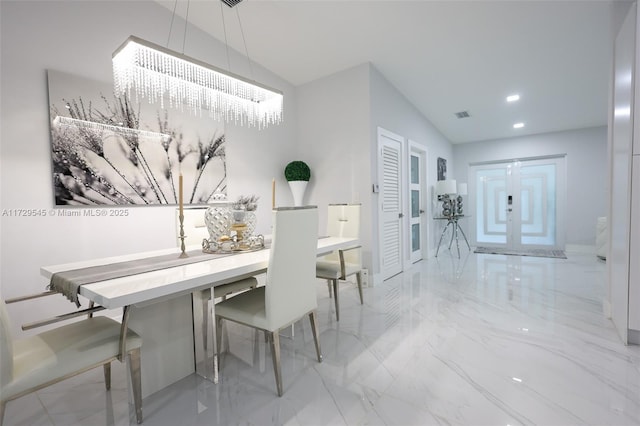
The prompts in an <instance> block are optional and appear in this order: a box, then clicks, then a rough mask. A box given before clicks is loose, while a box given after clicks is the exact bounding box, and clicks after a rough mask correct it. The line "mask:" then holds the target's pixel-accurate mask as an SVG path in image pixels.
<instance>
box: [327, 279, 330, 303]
mask: <svg viewBox="0 0 640 426" xmlns="http://www.w3.org/2000/svg"><path fill="white" fill-rule="evenodd" d="M327 288H328V289H329V299H331V280H327Z"/></svg>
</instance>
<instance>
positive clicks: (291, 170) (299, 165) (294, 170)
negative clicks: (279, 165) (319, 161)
mask: <svg viewBox="0 0 640 426" xmlns="http://www.w3.org/2000/svg"><path fill="white" fill-rule="evenodd" d="M284 177H285V178H286V179H287V181H292V180H304V181H309V179H310V178H311V169H310V168H309V166H307V163H305V162H304V161H300V160H296V161H292V162H290V163H289V164H287V167H285V168H284Z"/></svg>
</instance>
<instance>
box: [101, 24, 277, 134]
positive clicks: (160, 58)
mask: <svg viewBox="0 0 640 426" xmlns="http://www.w3.org/2000/svg"><path fill="white" fill-rule="evenodd" d="M113 76H114V89H115V92H116V94H117V95H121V94H125V93H127V94H130V93H131V90H132V89H134V90H135V94H136V101H139V98H147V99H148V100H149V102H150V103H157V101H158V100H159V101H160V107H161V108H164V100H165V99H164V98H165V96H166V97H167V98H168V102H169V106H170V107H172V108H180V109H181V110H184V108H185V107H186V108H187V109H189V110H190V111H191V113H192V114H200V115H201V114H202V110H203V109H206V110H208V111H209V116H211V117H213V118H215V119H217V120H221V119H224V120H225V121H226V122H231V121H233V122H235V123H236V124H240V125H245V124H246V125H248V126H251V127H254V126H257V127H258V128H260V129H262V128H266V127H268V126H269V125H272V124H280V123H281V122H282V110H283V96H282V93H280V92H278V91H275V90H272V89H269V88H266V87H263V86H260V85H258V84H255V83H251V82H249V81H246V80H244V79H243V78H242V77H238V76H234V75H232V74H230V73H228V72H226V71H223V70H219V69H217V68H215V67H212V66H210V65H206V64H202V63H200V62H198V61H196V60H194V59H191V58H188V57H186V56H184V55H181V54H179V53H175V52H172V51H170V50H168V49H165V48H163V47H160V46H157V45H154V44H153V43H149V42H147V41H144V40H141V39H138V38H136V37H133V36H132V37H130V38H129V39H128V40H127V41H126V42H125V43H124V44H123V45H122V46H121V47H120V48H119V49H118V50H117V51H116V52H115V53H114V55H113Z"/></svg>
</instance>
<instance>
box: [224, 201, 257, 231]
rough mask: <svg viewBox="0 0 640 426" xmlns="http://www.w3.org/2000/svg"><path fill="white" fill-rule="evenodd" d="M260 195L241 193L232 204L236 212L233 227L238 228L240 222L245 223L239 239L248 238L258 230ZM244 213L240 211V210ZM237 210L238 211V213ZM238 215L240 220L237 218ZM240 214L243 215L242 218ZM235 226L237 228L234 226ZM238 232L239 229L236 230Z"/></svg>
mask: <svg viewBox="0 0 640 426" xmlns="http://www.w3.org/2000/svg"><path fill="white" fill-rule="evenodd" d="M259 198H260V197H258V196H257V195H248V196H246V197H245V196H243V195H241V196H240V197H238V199H237V200H236V201H235V202H234V203H233V204H232V206H231V208H232V210H233V212H234V213H233V214H234V223H236V224H235V225H232V228H233V229H234V230H236V228H238V223H240V222H241V223H243V224H244V225H245V227H244V228H242V229H240V234H239V235H238V240H242V239H248V238H249V237H251V236H253V235H254V233H255V230H256V225H257V222H258V218H257V216H256V209H257V208H258V199H259ZM241 211H242V212H243V213H240V212H241ZM236 212H238V213H237V214H236ZM236 215H237V217H238V220H236ZM240 216H243V217H242V218H241V219H240ZM234 226H235V228H234ZM236 232H237V231H236Z"/></svg>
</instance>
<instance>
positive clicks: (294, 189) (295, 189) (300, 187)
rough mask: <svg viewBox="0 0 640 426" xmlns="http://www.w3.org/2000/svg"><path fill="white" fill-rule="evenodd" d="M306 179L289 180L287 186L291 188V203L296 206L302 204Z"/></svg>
mask: <svg viewBox="0 0 640 426" xmlns="http://www.w3.org/2000/svg"><path fill="white" fill-rule="evenodd" d="M308 183H309V182H307V181H306V180H290V181H289V188H291V194H292V195H293V205H294V206H296V207H300V206H302V199H303V198H304V191H305V190H306V189H307V184H308Z"/></svg>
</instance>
